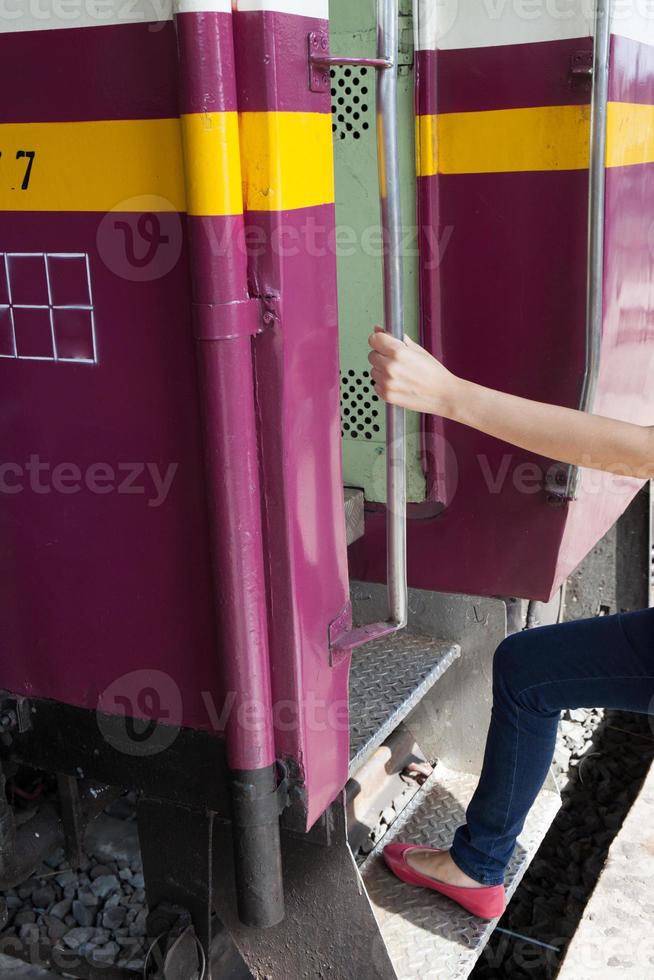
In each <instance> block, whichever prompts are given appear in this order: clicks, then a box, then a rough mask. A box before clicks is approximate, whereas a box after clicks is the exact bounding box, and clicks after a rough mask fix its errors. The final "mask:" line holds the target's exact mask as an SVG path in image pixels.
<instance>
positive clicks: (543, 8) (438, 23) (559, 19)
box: [414, 0, 645, 84]
mask: <svg viewBox="0 0 654 980" xmlns="http://www.w3.org/2000/svg"><path fill="white" fill-rule="evenodd" d="M618 2H621V3H623V2H629V3H631V2H633V3H643V2H645V0H618ZM414 7H415V19H416V46H417V47H418V48H421V49H426V50H430V51H433V50H436V49H453V48H487V47H488V48H490V47H497V46H498V45H501V44H529V43H535V42H538V41H562V40H565V39H568V38H574V37H579V38H582V37H590V36H591V35H592V34H593V25H594V6H593V0H414ZM516 84H519V82H518V81H517V80H516Z"/></svg>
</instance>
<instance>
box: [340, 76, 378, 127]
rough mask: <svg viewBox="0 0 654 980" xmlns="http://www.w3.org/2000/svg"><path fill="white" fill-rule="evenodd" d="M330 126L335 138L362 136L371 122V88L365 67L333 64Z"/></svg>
mask: <svg viewBox="0 0 654 980" xmlns="http://www.w3.org/2000/svg"><path fill="white" fill-rule="evenodd" d="M331 76H332V130H333V132H334V135H335V136H336V137H337V138H338V139H342V140H344V139H348V138H350V137H351V138H352V139H355V140H358V139H361V137H362V135H363V133H364V132H365V131H366V130H368V129H370V126H371V123H372V118H371V117H372V111H371V105H372V103H371V100H372V96H373V94H374V93H373V92H372V91H371V88H370V78H371V76H369V75H368V69H367V68H357V67H355V68H350V67H348V66H346V65H341V66H339V67H337V68H332V70H331Z"/></svg>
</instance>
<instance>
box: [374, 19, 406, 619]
mask: <svg viewBox="0 0 654 980" xmlns="http://www.w3.org/2000/svg"><path fill="white" fill-rule="evenodd" d="M398 32H399V4H398V0H378V2H377V57H378V58H379V59H381V60H384V61H388V62H389V64H391V65H392V67H389V68H386V69H384V70H381V71H378V72H377V148H378V160H379V199H380V204H381V225H382V235H383V244H384V320H385V324H384V325H385V327H386V330H387V331H388V332H389V333H390V334H391V335H392V336H393V337H395V338H397V339H398V340H401V341H404V291H403V290H404V276H403V268H402V208H401V203H400V158H399V150H398V118H397V112H398V110H397V62H398V44H399V37H398ZM405 417H406V413H405V411H404V409H402V408H398V407H397V405H387V406H386V514H387V518H386V519H387V525H386V549H387V576H388V619H389V622H391V623H394V624H396V625H397V627H398V628H401V627H403V626H406V622H407V605H408V596H407V570H406V418H405Z"/></svg>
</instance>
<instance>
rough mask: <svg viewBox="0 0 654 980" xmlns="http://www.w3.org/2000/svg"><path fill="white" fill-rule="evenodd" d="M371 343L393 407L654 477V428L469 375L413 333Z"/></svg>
mask: <svg viewBox="0 0 654 980" xmlns="http://www.w3.org/2000/svg"><path fill="white" fill-rule="evenodd" d="M369 343H370V346H371V347H372V351H371V353H370V355H369V357H368V360H369V361H370V364H371V366H372V371H371V375H372V380H373V382H374V385H375V391H376V392H377V394H378V395H379V396H380V397H381V398H383V399H384V400H385V401H387V402H390V403H391V404H392V405H401V406H402V407H403V408H408V409H411V410H412V411H414V412H421V413H423V414H429V415H442V416H443V417H444V418H448V419H453V420H454V421H456V422H461V423H462V424H463V425H469V426H471V427H472V428H474V429H479V430H480V431H481V432H486V433H487V434H488V435H490V436H495V437H496V438H497V439H502V440H504V441H505V442H510V443H512V444H513V445H514V446H520V447H521V448H522V449H527V450H529V451H530V452H533V453H538V454H539V455H540V456H546V457H548V458H549V459H555V460H560V461H561V462H562V463H572V464H575V465H578V466H586V467H589V468H591V469H596V470H606V471H608V472H610V473H619V474H620V475H628V476H638V477H640V478H641V479H650V478H654V427H649V426H642V425H633V424H632V423H630V422H618V421H615V420H614V419H608V418H603V417H602V416H599V415H587V414H586V413H584V412H578V411H576V410H575V409H572V408H560V407H559V406H557V405H545V404H543V403H542V402H534V401H529V399H527V398H518V397H517V396H516V395H509V394H506V392H502V391H494V390H493V389H492V388H484V387H482V386H481V385H476V384H473V383H472V382H470V381H464V380H463V379H462V378H457V377H456V376H455V375H453V374H451V372H450V371H448V370H447V369H446V368H445V367H443V365H442V364H441V363H440V362H439V361H437V360H436V359H435V358H434V357H432V356H431V354H428V353H427V351H425V350H423V348H422V347H419V346H418V345H417V344H414V343H413V341H412V340H410V339H409V338H407V339H406V342H405V343H402V342H401V341H399V340H396V339H395V338H393V337H391V336H390V334H387V333H385V332H384V331H383V330H381V328H376V330H375V333H374V334H372V336H371V337H370V339H369Z"/></svg>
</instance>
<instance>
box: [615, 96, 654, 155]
mask: <svg viewBox="0 0 654 980" xmlns="http://www.w3.org/2000/svg"><path fill="white" fill-rule="evenodd" d="M653 162H654V106H651V105H637V104H635V103H629V102H609V107H608V118H607V149H606V165H607V167H625V166H633V165H634V164H638V163H653Z"/></svg>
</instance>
